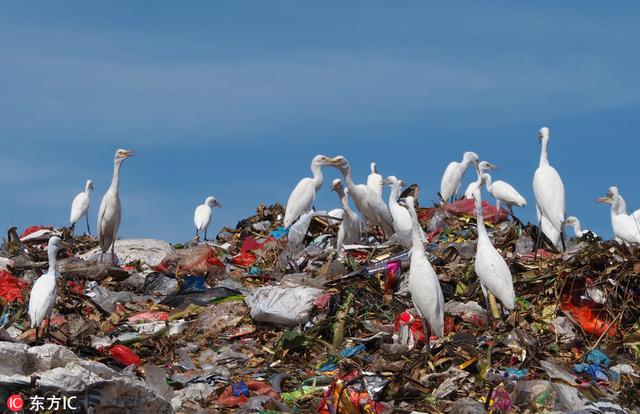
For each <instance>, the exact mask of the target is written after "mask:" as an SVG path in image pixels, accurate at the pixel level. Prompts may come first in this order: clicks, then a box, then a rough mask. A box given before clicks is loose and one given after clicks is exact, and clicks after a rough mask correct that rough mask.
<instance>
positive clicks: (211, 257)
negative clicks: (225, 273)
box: [207, 250, 224, 269]
mask: <svg viewBox="0 0 640 414" xmlns="http://www.w3.org/2000/svg"><path fill="white" fill-rule="evenodd" d="M207 263H208V264H209V265H210V266H216V267H219V268H220V269H224V264H223V263H222V262H221V261H220V259H218V256H216V254H215V253H214V252H213V250H209V254H208V255H207Z"/></svg>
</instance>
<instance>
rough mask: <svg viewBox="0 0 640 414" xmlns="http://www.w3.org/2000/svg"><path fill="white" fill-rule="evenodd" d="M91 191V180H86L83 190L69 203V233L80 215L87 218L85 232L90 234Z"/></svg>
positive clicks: (73, 228)
mask: <svg viewBox="0 0 640 414" xmlns="http://www.w3.org/2000/svg"><path fill="white" fill-rule="evenodd" d="M92 191H93V181H91V180H87V183H86V184H85V186H84V191H83V192H81V193H79V194H78V195H77V196H75V198H74V199H73V202H72V203H71V214H70V215H69V223H70V224H71V234H73V231H74V230H75V227H76V223H77V222H78V220H80V218H81V217H82V216H84V217H85V218H86V219H87V233H89V234H91V230H90V229H89V195H90V194H91V192H92Z"/></svg>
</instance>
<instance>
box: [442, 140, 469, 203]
mask: <svg viewBox="0 0 640 414" xmlns="http://www.w3.org/2000/svg"><path fill="white" fill-rule="evenodd" d="M470 163H473V164H474V165H475V166H476V170H477V169H478V154H476V153H475V152H470V151H469V152H465V153H464V155H463V157H462V162H457V161H453V162H451V163H449V165H448V166H447V168H446V169H445V170H444V174H443V175H442V181H440V197H442V201H443V202H445V203H447V202H448V201H449V200H450V199H452V198H453V196H454V195H456V194H458V192H459V191H460V184H461V183H462V177H463V176H464V173H465V172H466V171H467V168H468V167H469V164H470Z"/></svg>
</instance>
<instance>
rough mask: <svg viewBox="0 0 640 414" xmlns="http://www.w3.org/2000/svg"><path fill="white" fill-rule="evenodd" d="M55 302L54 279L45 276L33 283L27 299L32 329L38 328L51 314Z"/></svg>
mask: <svg viewBox="0 0 640 414" xmlns="http://www.w3.org/2000/svg"><path fill="white" fill-rule="evenodd" d="M55 301H56V280H55V277H51V275H47V274H45V275H43V276H40V277H39V278H38V279H36V281H35V282H34V283H33V287H32V288H31V295H30V297H29V318H30V319H31V327H32V328H39V327H40V324H41V323H42V321H43V320H44V319H45V318H46V317H47V315H49V314H50V313H51V310H52V308H53V305H54V303H55Z"/></svg>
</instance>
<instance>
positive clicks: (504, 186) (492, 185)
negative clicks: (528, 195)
mask: <svg viewBox="0 0 640 414" xmlns="http://www.w3.org/2000/svg"><path fill="white" fill-rule="evenodd" d="M482 177H483V179H484V182H485V183H486V185H487V191H488V192H489V194H491V196H492V197H493V198H495V199H496V209H497V210H498V211H499V210H500V204H504V205H505V206H507V208H508V209H509V213H511V217H514V218H515V216H514V215H513V206H518V207H524V206H526V205H527V200H525V198H524V197H523V196H522V195H521V194H520V193H519V192H518V191H517V190H516V189H515V188H513V186H511V184H509V183H507V182H505V181H502V180H498V181H492V179H491V175H489V174H486V173H485V174H483V175H482Z"/></svg>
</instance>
